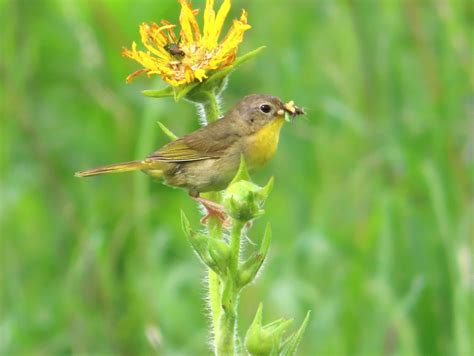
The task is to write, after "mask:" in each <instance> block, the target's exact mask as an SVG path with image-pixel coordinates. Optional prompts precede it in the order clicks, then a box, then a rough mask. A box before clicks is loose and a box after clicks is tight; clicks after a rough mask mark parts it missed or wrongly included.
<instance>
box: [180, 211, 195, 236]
mask: <svg viewBox="0 0 474 356" xmlns="http://www.w3.org/2000/svg"><path fill="white" fill-rule="evenodd" d="M181 228H182V229H183V231H184V234H185V235H186V237H188V238H189V237H191V236H193V235H194V232H193V230H192V229H191V224H190V223H189V219H188V218H187V216H186V214H185V213H184V211H183V210H181Z"/></svg>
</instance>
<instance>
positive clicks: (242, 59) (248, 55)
mask: <svg viewBox="0 0 474 356" xmlns="http://www.w3.org/2000/svg"><path fill="white" fill-rule="evenodd" d="M265 47H266V46H261V47H258V48H257V49H254V50H253V51H250V52H247V53H245V54H243V55H241V56H240V57H237V58H236V60H235V61H234V63H233V64H232V67H233V68H236V67H238V66H240V65H242V64H243V63H245V62H247V61H248V60H249V59H252V58H253V57H255V56H256V55H257V54H259V53H260V52H261V51H262V50H263V49H265Z"/></svg>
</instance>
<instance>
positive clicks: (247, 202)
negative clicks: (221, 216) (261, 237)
mask: <svg viewBox="0 0 474 356" xmlns="http://www.w3.org/2000/svg"><path fill="white" fill-rule="evenodd" d="M272 186H273V178H272V179H270V181H269V182H268V184H267V185H266V186H265V187H263V188H262V187H260V186H258V185H256V184H255V183H252V182H251V181H250V176H249V173H248V170H247V165H246V164H245V160H244V158H243V157H242V158H241V160H240V167H239V170H238V172H237V174H236V175H235V177H234V179H233V180H232V182H231V183H230V185H229V186H228V187H227V189H226V190H225V192H224V196H223V202H224V208H225V210H226V212H227V213H228V214H229V215H230V216H231V217H232V218H233V219H236V220H239V221H241V222H247V221H250V220H252V219H255V218H257V217H259V216H260V215H262V214H263V209H262V207H263V204H264V203H265V200H266V199H267V197H268V194H269V193H270V191H271V189H272Z"/></svg>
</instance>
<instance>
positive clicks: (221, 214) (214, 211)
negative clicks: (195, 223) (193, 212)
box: [192, 197, 229, 227]
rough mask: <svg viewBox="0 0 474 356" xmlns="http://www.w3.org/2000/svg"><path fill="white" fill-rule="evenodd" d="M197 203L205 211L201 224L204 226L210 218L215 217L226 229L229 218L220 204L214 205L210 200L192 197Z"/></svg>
mask: <svg viewBox="0 0 474 356" xmlns="http://www.w3.org/2000/svg"><path fill="white" fill-rule="evenodd" d="M192 198H193V199H194V200H195V201H197V202H198V203H201V205H202V206H203V207H204V208H205V209H206V211H207V214H206V215H205V216H203V217H202V219H201V224H205V223H206V222H207V221H208V220H209V218H210V217H215V218H216V219H218V220H219V221H220V222H221V224H222V225H223V226H224V227H226V226H228V225H229V217H228V216H227V214H226V213H225V211H224V206H223V205H222V204H219V203H216V202H214V201H212V200H209V199H205V198H201V197H192Z"/></svg>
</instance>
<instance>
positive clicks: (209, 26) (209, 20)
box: [202, 0, 216, 48]
mask: <svg viewBox="0 0 474 356" xmlns="http://www.w3.org/2000/svg"><path fill="white" fill-rule="evenodd" d="M215 19H216V12H215V11H214V0H206V9H205V10H204V27H203V31H202V35H203V39H202V42H203V46H204V47H206V48H212V47H213V46H212V44H211V43H210V42H209V40H210V39H211V38H212V33H213V32H214V31H213V29H214V21H215Z"/></svg>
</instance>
